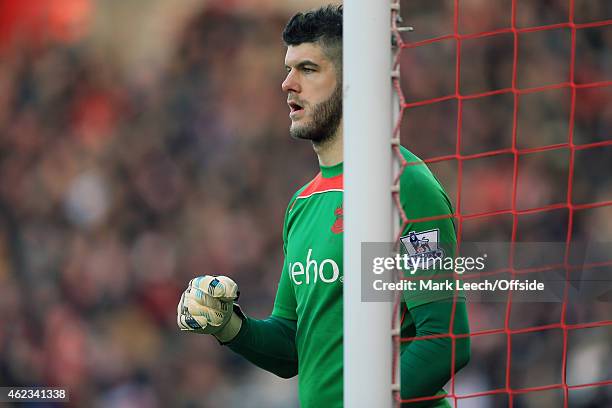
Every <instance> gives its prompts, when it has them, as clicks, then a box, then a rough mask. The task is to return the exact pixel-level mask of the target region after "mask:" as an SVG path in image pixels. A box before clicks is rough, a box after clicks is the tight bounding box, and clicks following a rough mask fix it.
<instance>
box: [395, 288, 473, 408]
mask: <svg viewBox="0 0 612 408" xmlns="http://www.w3.org/2000/svg"><path fill="white" fill-rule="evenodd" d="M452 307H453V303H452V299H451V300H448V301H436V302H431V303H426V304H423V305H421V306H418V307H415V308H412V309H410V314H411V315H412V319H413V320H414V324H415V328H416V335H415V337H421V336H428V335H435V334H445V333H448V332H449V327H450V318H451V313H452ZM467 333H469V326H468V317H467V309H466V305H465V302H463V301H457V305H456V310H455V319H454V334H467ZM451 359H452V340H451V338H450V337H446V338H435V339H427V340H413V341H412V342H411V343H410V344H408V345H407V346H405V347H404V349H403V350H402V353H401V395H402V399H409V398H416V397H424V396H431V395H435V394H437V393H438V392H439V391H440V390H442V387H444V385H445V384H446V383H447V382H448V380H449V379H450V377H451ZM469 359H470V338H469V337H463V338H458V339H456V344H455V367H454V369H455V372H457V371H459V370H460V369H461V368H462V367H464V366H465V365H466V364H467V363H468V361H469ZM440 395H442V394H440ZM444 406H448V405H446V403H445V402H444V401H443V400H442V401H440V400H438V401H435V400H433V401H432V400H429V401H422V402H419V403H405V404H403V405H402V407H410V408H415V407H444Z"/></svg>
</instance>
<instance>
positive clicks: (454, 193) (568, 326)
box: [392, 0, 612, 407]
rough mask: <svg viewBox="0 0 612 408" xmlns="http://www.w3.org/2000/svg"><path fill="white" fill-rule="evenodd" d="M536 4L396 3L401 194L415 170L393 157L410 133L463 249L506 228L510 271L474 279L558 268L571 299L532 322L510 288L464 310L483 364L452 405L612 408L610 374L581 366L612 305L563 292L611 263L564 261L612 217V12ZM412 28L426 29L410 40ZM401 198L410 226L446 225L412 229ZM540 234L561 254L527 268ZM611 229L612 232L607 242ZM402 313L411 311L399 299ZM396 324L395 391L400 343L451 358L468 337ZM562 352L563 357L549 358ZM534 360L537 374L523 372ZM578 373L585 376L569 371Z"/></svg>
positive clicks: (574, 3) (589, 5) (593, 4)
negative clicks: (521, 245)
mask: <svg viewBox="0 0 612 408" xmlns="http://www.w3.org/2000/svg"><path fill="white" fill-rule="evenodd" d="M487 3H492V4H487ZM493 3H494V4H493ZM529 3H530V2H519V1H517V0H507V1H506V0H504V1H500V2H478V1H475V0H473V1H467V0H466V1H462V2H459V1H458V0H454V2H453V1H451V2H441V1H436V0H430V1H427V2H425V1H422V2H419V1H412V2H403V3H402V4H401V5H400V3H399V1H397V2H395V3H393V7H392V31H393V36H394V39H395V43H396V46H397V47H396V48H395V50H396V52H395V58H394V73H395V75H394V78H393V86H394V89H395V91H396V93H397V95H396V96H397V97H398V99H399V115H398V117H397V121H396V123H395V127H394V134H393V148H394V152H395V157H396V160H397V162H398V163H399V166H398V167H399V171H398V174H397V175H396V179H395V182H396V186H398V185H399V177H400V175H401V172H402V171H404V169H405V168H406V166H407V165H408V164H407V163H406V162H405V161H404V159H403V157H402V155H401V153H400V150H399V146H398V144H399V142H400V135H401V142H402V143H403V144H404V145H405V146H406V147H408V148H409V149H410V150H412V151H413V152H415V153H417V154H418V155H419V156H421V157H422V158H423V159H424V161H425V162H426V163H428V166H430V168H432V170H433V172H434V174H436V176H438V177H439V178H440V179H441V182H442V184H443V185H444V186H445V188H446V189H447V191H448V192H449V194H450V196H451V197H452V198H453V201H454V203H453V204H454V209H455V213H454V214H453V216H452V217H453V218H454V221H455V225H456V228H457V239H458V244H459V245H461V242H462V241H464V240H467V239H468V238H469V239H473V238H474V237H478V238H480V239H482V238H483V236H484V237H485V238H487V239H492V237H491V235H492V234H491V233H490V231H491V228H492V229H494V230H496V231H502V230H503V231H506V232H507V234H506V235H505V236H506V237H507V238H506V239H507V240H508V241H510V242H511V243H512V245H511V246H510V254H509V263H508V265H509V267H508V268H500V269H499V270H492V271H486V272H483V273H482V274H474V275H472V277H474V278H480V277H482V276H483V275H490V276H499V275H500V274H506V276H509V277H510V278H515V277H517V276H528V275H529V274H534V273H538V272H542V271H550V270H561V271H562V273H563V274H564V275H565V286H564V291H563V300H562V302H560V304H556V305H548V306H546V308H548V309H547V312H546V313H544V314H541V315H540V317H539V318H537V319H531V318H523V319H521V316H518V318H517V316H516V314H517V313H522V314H523V316H525V315H524V312H525V310H524V309H522V308H523V307H524V305H517V304H516V302H514V301H513V295H512V293H511V292H510V293H509V294H508V296H507V299H506V301H505V302H503V303H501V304H498V305H484V304H470V305H469V312H470V325H471V333H470V334H469V336H470V337H471V341H472V359H471V360H472V361H471V363H470V365H471V366H474V368H469V367H470V366H468V368H466V369H464V370H463V371H461V372H459V373H458V374H454V373H453V372H454V371H455V370H454V367H453V369H452V370H451V380H450V382H449V384H448V385H447V387H446V390H447V392H448V395H447V396H446V397H447V398H448V401H449V402H450V403H451V405H452V406H455V407H459V406H463V407H467V406H475V407H476V406H477V407H487V406H495V407H500V406H510V407H512V406H563V407H568V406H585V407H586V406H608V405H607V404H608V403H612V402H610V401H612V400H611V399H610V395H611V393H612V387H610V385H612V376H611V375H610V372H609V371H607V372H602V370H599V371H597V370H594V371H593V370H592V371H591V372H590V373H587V374H584V372H585V370H586V371H588V370H587V369H585V368H584V367H582V368H581V366H580V364H579V362H580V361H581V359H583V358H584V361H593V360H591V359H590V358H592V357H590V358H589V356H588V355H586V354H588V353H591V354H593V353H595V354H596V352H595V351H594V350H600V352H602V353H604V355H605V353H608V352H609V351H610V350H609V348H608V349H605V346H604V348H603V350H604V351H601V350H602V348H601V347H600V348H599V349H598V348H597V347H595V346H593V344H599V343H597V341H596V340H593V342H591V343H588V342H587V341H583V338H587V337H588V338H590V339H600V340H602V339H603V343H606V342H607V343H608V344H609V343H610V339H611V338H612V330H611V329H612V320H610V316H609V313H608V314H606V311H609V310H610V308H609V303H607V304H605V303H604V305H603V306H601V305H597V304H588V305H572V304H571V302H570V300H569V299H568V290H569V289H568V284H567V282H568V281H570V280H571V278H572V273H573V272H574V271H576V270H578V269H580V270H587V269H591V270H593V271H596V272H601V274H602V276H604V275H605V274H606V273H607V272H608V271H610V269H611V268H610V266H611V265H612V261H609V260H606V261H601V262H596V263H595V262H593V263H589V264H586V265H575V264H572V262H571V259H570V258H569V254H570V246H571V245H572V242H573V240H575V239H577V237H580V238H584V237H586V236H589V232H592V231H589V229H591V230H593V229H594V228H596V227H597V220H599V221H602V220H606V219H607V220H609V219H611V218H612V211H610V210H611V209H612V196H611V195H610V191H609V190H610V189H609V185H610V182H611V180H612V170H611V168H612V166H611V163H612V139H611V138H610V129H611V128H612V125H611V123H612V120H611V117H612V115H611V112H610V108H609V106H610V105H611V104H610V102H612V67H611V62H610V57H609V55H608V56H606V55H605V53H606V49H607V50H609V49H610V48H609V46H612V44H611V43H612V6H610V5H609V4H607V3H606V2H604V1H590V2H586V1H579V0H570V1H549V2H531V3H542V4H540V6H537V7H536V6H534V4H529ZM400 6H401V7H400ZM538 7H539V8H538ZM485 16H488V17H486V18H485ZM402 17H403V20H405V21H406V23H409V24H411V25H415V26H416V28H417V30H416V33H415V35H412V34H408V33H406V32H405V31H407V30H403V29H402V27H401V23H400V22H401V20H402ZM432 27H433V28H432ZM436 29H438V32H436ZM419 30H421V31H424V34H420V35H418V34H417V33H418V32H419ZM444 30H446V31H447V32H443V31H444ZM419 36H420V38H419ZM606 185H607V186H608V188H606ZM393 199H394V202H395V205H396V207H397V212H398V213H399V218H400V219H401V222H402V228H401V229H402V230H404V228H405V227H406V226H407V225H408V224H409V223H411V222H416V221H426V220H432V219H436V218H442V217H444V216H434V217H429V218H426V219H416V220H411V219H409V217H408V215H407V214H405V213H404V211H403V209H402V206H401V205H400V200H399V192H398V190H397V188H396V189H395V190H394V192H393ZM595 212H597V214H594V213H595ZM587 220H589V221H588V222H587ZM542 225H547V226H551V225H552V226H553V227H554V228H553V227H551V228H552V229H554V231H552V232H551V233H550V234H548V235H547V238H549V237H550V236H553V237H555V236H556V237H559V236H562V238H563V239H564V241H565V256H564V258H563V259H562V260H561V261H560V262H555V263H549V264H545V265H542V266H540V267H538V268H522V269H521V268H520V267H518V266H516V261H515V259H514V257H515V254H514V243H516V242H517V241H520V240H521V239H522V237H523V236H528V235H529V234H526V233H524V232H525V231H531V237H532V238H533V235H534V234H535V235H537V232H538V231H539V230H545V231H546V230H547V228H548V229H551V228H549V227H546V228H544V229H543V228H542ZM491 226H493V227H491ZM500 226H501V227H500ZM490 227H491V228H490ZM601 227H602V228H605V226H601ZM534 231H535V232H534ZM609 231H610V226H609V223H608V228H607V230H606V233H607V234H608V236H609ZM493 235H495V234H493ZM501 235H504V233H501V232H500V233H499V234H497V236H495V238H499V236H501ZM545 235H546V234H545ZM397 238H398V239H399V236H398V237H397ZM540 239H541V238H540ZM608 301H609V299H608ZM581 307H582V309H581ZM394 310H395V315H396V316H398V315H401V314H402V308H401V299H400V297H398V298H396V302H395V305H394ZM454 310H455V306H453V316H452V317H451V325H450V327H453V319H454ZM404 313H405V312H404ZM536 314H537V313H536ZM543 315H547V316H549V317H550V316H556V317H555V318H553V317H550V319H548V320H547V319H546V317H544V318H542V316H543ZM401 318H403V316H401ZM397 320H399V319H397ZM517 320H518V323H517ZM483 322H487V323H483ZM398 324H399V323H398V322H397V321H396V322H394V324H393V327H394V340H395V358H394V383H395V384H397V383H398V378H397V372H398V364H399V362H398V358H399V347H400V344H401V343H402V342H406V341H420V340H424V339H427V338H433V337H447V338H450V339H451V340H452V343H453V362H454V355H455V347H454V345H455V341H456V339H457V338H458V337H459V336H458V335H455V334H453V333H451V330H450V328H449V332H448V333H447V334H444V335H436V336H428V337H418V338H401V337H400V334H399V327H398ZM555 338H558V340H554V339H555ZM572 342H574V343H572ZM571 344H575V345H576V346H575V347H574V348H573V349H572V350H570V347H571ZM589 345H590V346H589ZM523 346H524V347H523ZM553 349H554V350H556V351H557V353H556V354H554V355H553V354H551V353H549V351H548V350H553ZM524 353H535V354H536V355H529V356H527V357H525V356H523V354H524ZM585 353H586V354H585ZM519 354H520V355H519ZM538 354H539V355H538ZM485 359H489V360H490V361H494V362H495V364H494V365H495V367H493V366H491V365H489V366H487V362H486V361H483V360H485ZM530 359H531V360H532V364H531V365H529V362H525V360H530ZM574 360H575V361H576V363H575V364H574V363H572V361H574ZM584 361H583V365H584ZM568 364H573V365H575V367H574V366H572V370H573V371H572V370H570V368H569V367H568ZM587 364H588V363H587ZM478 370H480V371H478ZM573 372H576V374H574V373H573ZM464 373H465V374H464ZM519 373H520V375H519ZM555 373H556V374H555ZM544 374H545V375H544ZM548 374H550V375H548ZM403 375H409V373H403ZM461 376H464V378H461ZM534 377H535V380H534ZM532 380H534V381H532ZM582 390H588V391H585V392H581V391H582ZM394 392H395V400H396V402H397V403H398V405H399V404H401V403H403V402H416V401H423V400H429V399H433V398H435V397H423V398H415V399H410V400H406V399H402V398H401V395H400V393H399V388H398V387H396V388H395V391H394ZM588 404H599V405H588Z"/></svg>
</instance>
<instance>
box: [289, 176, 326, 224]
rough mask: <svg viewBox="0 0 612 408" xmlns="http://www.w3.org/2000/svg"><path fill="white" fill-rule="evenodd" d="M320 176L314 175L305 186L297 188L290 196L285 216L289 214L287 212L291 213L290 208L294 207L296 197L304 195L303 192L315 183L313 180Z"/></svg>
mask: <svg viewBox="0 0 612 408" xmlns="http://www.w3.org/2000/svg"><path fill="white" fill-rule="evenodd" d="M319 175H320V173H318V174H317V175H315V176H314V177H313V178H312V179H311V180H309V181H308V182H307V183H306V184H304V185H303V186H302V187H300V188H298V189H297V191H296V192H295V193H293V195H292V196H291V199H290V200H289V204H287V214H289V212H290V211H291V208H292V207H293V206H294V204H295V201H296V200H297V199H298V197H300V196H301V195H302V193H304V191H306V189H307V188H308V187H309V186H310V185H311V184H312V183H314V182H315V180H316V179H317V177H318V176H319Z"/></svg>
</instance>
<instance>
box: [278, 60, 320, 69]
mask: <svg viewBox="0 0 612 408" xmlns="http://www.w3.org/2000/svg"><path fill="white" fill-rule="evenodd" d="M307 66H311V67H315V68H319V64H317V63H316V62H313V61H311V60H304V61H300V62H299V63H298V64H297V65H296V66H295V67H296V68H298V69H301V68H305V67H307ZM285 68H291V66H289V65H286V64H285Z"/></svg>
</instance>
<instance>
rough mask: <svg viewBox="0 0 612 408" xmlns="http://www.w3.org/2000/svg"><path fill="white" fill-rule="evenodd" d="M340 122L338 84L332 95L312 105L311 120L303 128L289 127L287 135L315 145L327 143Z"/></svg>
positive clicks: (340, 106) (340, 87) (340, 99)
mask: <svg viewBox="0 0 612 408" xmlns="http://www.w3.org/2000/svg"><path fill="white" fill-rule="evenodd" d="M341 120H342V85H341V84H338V85H337V86H336V89H334V92H333V93H332V95H331V96H330V97H329V98H328V99H327V100H326V101H323V102H321V103H318V104H316V105H314V107H313V109H312V120H311V122H310V123H308V124H306V125H303V126H295V127H294V126H291V128H290V129H289V134H290V135H291V137H293V138H294V139H302V140H310V141H312V142H313V143H316V144H322V143H325V142H327V141H329V140H330V139H331V138H332V137H333V136H334V135H335V134H336V130H338V126H339V125H340V121H341Z"/></svg>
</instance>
